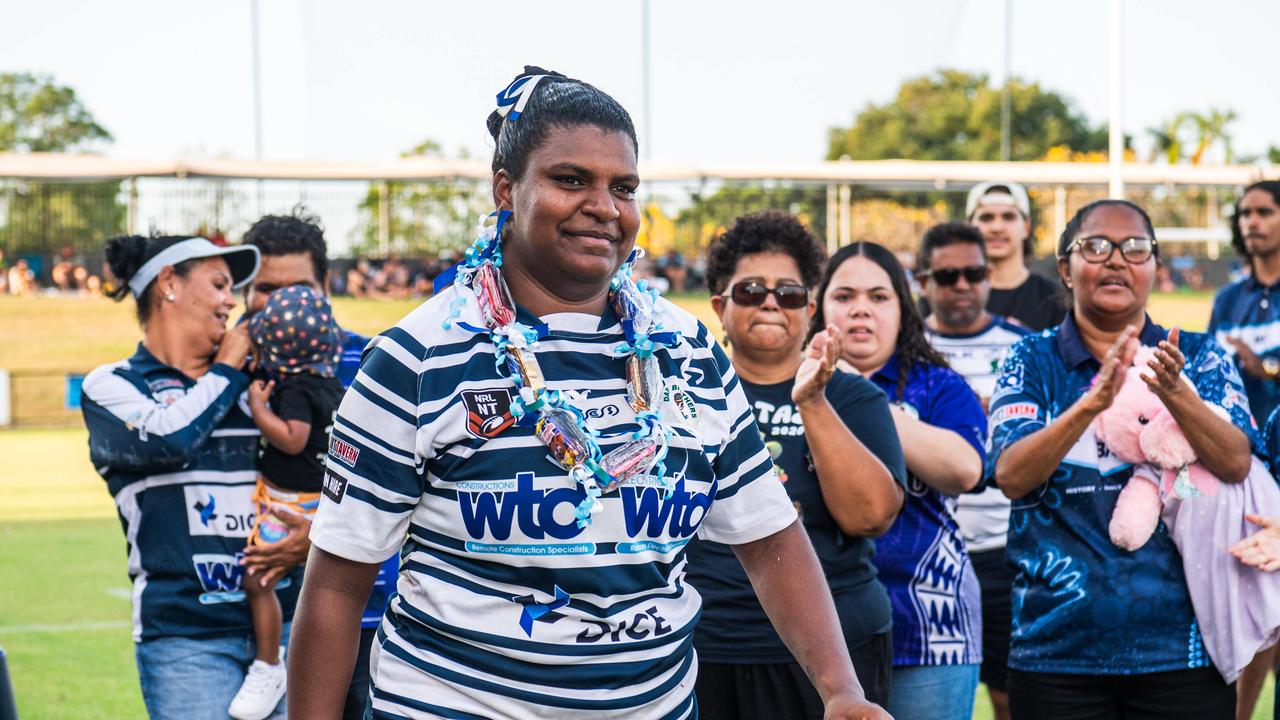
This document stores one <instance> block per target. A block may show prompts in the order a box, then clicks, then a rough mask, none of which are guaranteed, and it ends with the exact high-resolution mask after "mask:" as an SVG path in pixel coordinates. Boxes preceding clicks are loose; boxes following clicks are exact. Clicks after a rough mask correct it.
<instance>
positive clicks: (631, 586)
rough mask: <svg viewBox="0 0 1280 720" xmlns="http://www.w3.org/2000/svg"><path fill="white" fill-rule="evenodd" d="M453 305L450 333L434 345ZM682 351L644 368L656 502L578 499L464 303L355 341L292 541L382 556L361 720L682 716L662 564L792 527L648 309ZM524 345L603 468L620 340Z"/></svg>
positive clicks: (737, 390)
mask: <svg viewBox="0 0 1280 720" xmlns="http://www.w3.org/2000/svg"><path fill="white" fill-rule="evenodd" d="M455 300H459V301H461V302H459V303H456V305H457V306H459V309H460V312H461V317H459V318H457V319H456V320H454V321H453V322H452V323H451V326H450V328H449V329H448V330H445V329H442V324H443V323H444V321H445V320H447V319H449V318H450V315H451V312H452V310H453V307H454V305H455V302H454V301H455ZM658 307H659V309H660V310H661V317H662V318H663V321H664V322H665V323H666V327H667V329H669V330H675V331H679V332H680V333H681V334H682V335H683V336H684V339H683V340H682V341H681V342H680V343H679V344H678V345H677V346H675V347H673V348H669V349H663V350H659V351H658V353H657V355H656V357H657V358H658V359H659V363H660V365H661V368H662V372H663V376H664V377H665V378H666V382H667V387H666V392H665V394H664V396H663V398H661V402H660V403H659V407H658V409H659V411H660V412H661V413H662V415H663V417H664V419H666V421H667V423H668V425H669V427H670V428H671V429H672V431H673V433H674V434H673V435H672V436H671V438H670V451H669V454H668V456H667V458H666V461H665V462H666V467H667V470H668V472H669V473H670V475H671V480H672V481H673V482H674V486H673V488H672V491H671V492H670V493H668V492H665V491H664V489H663V488H662V487H661V485H660V484H659V483H658V482H657V480H656V479H655V478H652V477H651V476H648V475H642V476H639V477H637V478H633V479H632V480H631V481H628V482H627V483H625V484H624V485H623V486H622V487H620V488H618V489H616V490H614V491H613V492H610V493H608V494H606V495H604V496H603V497H601V502H602V504H603V507H602V509H600V510H599V511H598V512H597V513H596V514H595V515H594V516H593V520H592V522H591V523H590V524H589V525H587V526H585V527H579V525H578V524H577V522H576V519H575V516H574V509H575V508H576V507H577V505H578V503H579V502H581V501H582V500H583V499H584V498H585V494H584V492H583V491H582V490H581V488H580V487H579V486H578V485H577V484H576V483H575V482H574V481H572V480H571V479H570V478H569V477H568V473H567V472H566V471H565V470H564V469H562V468H561V467H559V466H558V465H557V464H555V463H554V462H553V461H552V460H551V459H549V457H548V453H547V448H546V446H544V444H543V443H542V442H541V441H540V440H539V439H538V438H537V437H536V436H535V435H534V433H533V430H532V429H531V428H529V427H526V426H524V425H521V424H517V423H515V422H514V419H513V417H512V414H511V400H512V393H513V390H514V386H513V384H512V382H511V379H510V378H509V376H508V371H507V370H506V369H505V367H503V368H501V369H499V368H498V367H496V366H495V362H494V347H493V344H492V343H491V342H490V339H489V337H488V335H487V334H484V333H479V334H473V333H472V332H471V331H470V330H469V329H468V328H469V327H483V325H484V321H483V319H482V318H481V316H480V312H479V309H478V308H477V307H476V303H475V301H474V298H473V297H471V296H470V293H469V292H468V293H466V294H465V295H464V294H462V291H460V290H459V289H457V288H456V287H452V286H451V287H449V288H448V289H446V290H444V291H443V292H441V293H439V294H438V295H436V296H435V297H433V298H432V299H431V300H428V301H427V302H426V303H424V304H423V305H421V306H420V307H419V308H418V309H417V310H415V311H414V312H412V313H410V315H409V316H408V317H406V318H405V319H404V320H402V321H401V322H400V323H399V324H398V325H397V326H396V327H395V328H392V329H391V330H388V331H387V332H385V333H383V334H382V335H380V336H378V337H377V338H374V340H373V341H372V342H371V343H370V345H369V348H368V349H367V350H366V351H365V359H364V362H363V363H362V364H361V367H360V372H359V374H358V375H357V377H356V380H355V382H354V383H353V384H352V386H351V389H350V390H349V391H348V392H347V394H346V396H345V397H344V398H343V402H342V405H341V407H340V408H339V410H338V417H337V419H336V421H335V424H334V430H333V435H332V442H331V444H330V449H329V463H328V468H327V473H328V475H327V477H326V481H325V485H324V491H323V492H324V494H323V496H322V500H321V504H320V508H319V510H318V511H317V514H316V518H315V524H314V525H313V528H312V536H311V537H312V542H313V543H315V545H316V546H317V547H320V548H322V549H324V550H326V551H328V552H330V553H333V554H335V555H339V556H341V557H345V558H348V559H351V560H355V561H358V562H365V563H376V562H381V561H383V560H384V559H386V558H387V557H389V556H391V555H392V554H393V553H395V552H396V551H398V550H399V551H401V570H400V572H401V575H400V580H399V588H398V592H397V594H396V595H395V596H394V598H393V599H392V601H391V606H390V608H389V610H388V611H387V614H386V617H385V619H384V620H383V622H382V624H381V626H380V627H379V631H378V633H379V642H378V643H375V645H374V648H373V658H372V661H371V662H372V667H373V671H372V679H373V691H372V695H373V711H374V713H375V714H387V715H392V716H396V717H423V716H431V717H434V716H437V715H442V716H447V717H553V718H569V719H573V718H597V717H601V716H603V715H606V714H613V715H625V716H627V717H653V718H657V717H663V718H666V717H690V716H692V715H693V714H694V712H695V708H694V700H693V682H694V677H695V675H696V672H697V661H696V656H695V655H694V652H693V648H692V632H693V626H694V621H695V619H696V618H697V615H698V608H699V604H700V603H699V597H698V594H697V592H696V591H695V590H694V589H693V588H692V587H690V586H689V585H688V584H686V583H685V582H684V577H683V576H684V565H685V560H684V545H685V544H686V543H687V542H688V540H689V539H690V538H691V537H692V536H693V534H694V533H695V532H697V531H699V528H701V532H702V533H703V534H704V535H705V536H706V537H710V538H711V539H713V540H718V541H720V542H726V543H731V544H734V543H743V542H750V541H753V540H757V539H760V538H762V537H765V536H767V535H770V534H773V533H775V532H778V531H779V530H782V529H783V528H785V527H787V526H788V525H790V524H791V523H793V522H794V521H795V518H796V512H795V509H794V508H793V507H792V506H791V502H790V501H789V500H788V499H787V496H786V492H785V491H784V490H783V489H782V487H781V484H780V483H778V482H777V480H775V479H774V477H773V464H772V462H770V458H769V454H768V453H767V452H766V450H765V448H764V444H763V443H762V441H761V439H760V433H759V430H758V429H757V428H756V425H755V420H754V416H753V414H752V412H751V408H750V407H749V406H748V405H747V402H746V399H745V397H744V396H743V393H742V389H741V387H740V385H739V383H738V380H737V378H736V376H735V375H734V374H733V370H732V367H731V365H730V364H729V362H728V359H727V358H726V357H725V355H724V353H723V352H722V351H721V350H720V349H719V347H718V346H716V344H715V342H714V340H712V339H711V337H710V334H709V333H708V331H707V329H706V328H705V327H703V326H702V325H701V324H700V323H698V322H697V321H696V320H695V319H694V318H693V317H692V316H690V315H689V314H688V313H686V312H684V311H682V310H680V309H679V308H677V307H675V306H674V305H672V304H671V303H669V302H666V301H665V300H659V304H658ZM518 317H519V320H520V321H521V322H523V323H525V324H527V325H529V326H531V327H533V326H541V327H542V329H543V332H544V336H543V337H542V339H541V340H540V341H539V342H538V343H537V346H536V348H535V350H536V353H537V359H538V361H539V365H540V367H541V371H542V375H543V376H544V377H545V380H546V384H547V387H549V388H551V389H554V390H561V391H573V392H575V393H577V394H579V396H580V397H579V399H578V400H577V401H576V402H575V404H576V405H577V406H578V407H579V408H581V409H582V411H583V413H584V414H585V417H586V418H587V422H588V423H589V424H590V426H591V427H592V428H593V429H595V430H597V431H598V432H600V433H601V434H602V439H601V444H602V446H603V448H604V449H605V450H606V451H608V450H610V449H612V448H613V447H617V446H618V445H620V444H621V443H622V442H623V441H624V436H622V435H620V434H621V433H624V432H625V433H627V436H629V434H630V433H631V432H633V431H634V430H635V429H636V424H635V422H634V417H635V413H634V412H633V410H632V409H631V406H630V404H629V403H628V402H627V399H626V393H627V390H626V383H625V380H624V377H625V359H624V358H621V357H618V356H617V355H616V354H615V351H616V349H617V347H618V345H619V344H621V343H622V342H624V340H625V338H624V335H623V332H622V328H621V326H620V324H619V322H618V320H617V318H616V316H614V315H613V313H612V312H611V311H609V310H606V311H605V313H604V315H603V316H594V315H583V314H578V313H559V314H552V315H548V316H546V317H544V318H538V317H535V316H532V315H530V314H529V313H528V312H527V311H525V310H523V309H521V310H520V311H519V315H518Z"/></svg>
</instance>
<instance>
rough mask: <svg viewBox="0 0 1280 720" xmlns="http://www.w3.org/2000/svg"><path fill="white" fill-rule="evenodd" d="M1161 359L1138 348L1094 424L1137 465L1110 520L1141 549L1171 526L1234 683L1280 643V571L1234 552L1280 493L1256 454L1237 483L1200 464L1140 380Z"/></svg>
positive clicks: (1217, 657)
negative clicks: (1252, 517) (1243, 559)
mask: <svg viewBox="0 0 1280 720" xmlns="http://www.w3.org/2000/svg"><path fill="white" fill-rule="evenodd" d="M1153 352H1154V351H1153V350H1152V349H1150V348H1142V349H1141V350H1139V351H1138V355H1137V358H1136V359H1135V366H1134V367H1131V368H1129V369H1128V371H1127V372H1126V374H1125V380H1124V384H1123V385H1121V387H1120V391H1119V392H1118V393H1117V394H1116V398H1115V400H1114V401H1113V402H1112V404H1111V407H1110V408H1108V409H1107V410H1106V411H1104V412H1103V413H1101V414H1100V415H1098V417H1097V418H1095V419H1094V422H1093V425H1092V427H1093V433H1094V435H1095V436H1096V437H1097V439H1098V440H1101V441H1102V442H1104V443H1106V445H1107V448H1108V449H1109V450H1110V451H1111V454H1112V455H1114V456H1115V457H1116V458H1118V459H1120V460H1123V461H1124V462H1127V463H1131V464H1132V465H1133V476H1132V477H1131V478H1130V479H1129V482H1128V483H1127V484H1126V485H1125V486H1124V489H1122V490H1121V491H1120V496H1119V497H1118V498H1117V499H1116V507H1115V510H1113V511H1112V514H1111V525H1110V528H1109V529H1110V534H1111V541H1112V542H1113V543H1115V544H1116V545H1118V546H1120V547H1122V548H1125V549H1127V550H1130V551H1133V550H1137V549H1138V548H1140V547H1142V546H1143V545H1145V544H1146V543H1147V541H1148V540H1150V539H1151V535H1152V533H1153V532H1155V529H1156V527H1157V525H1158V524H1159V522H1160V521H1161V520H1163V521H1164V524H1165V528H1166V529H1167V530H1168V533H1169V537H1170V539H1171V540H1173V544H1174V546H1176V547H1177V548H1178V553H1179V554H1180V555H1181V557H1182V569H1183V572H1184V573H1185V575H1186V578H1187V591H1188V593H1189V594H1190V596H1191V605H1192V607H1193V608H1194V609H1195V613H1196V618H1197V619H1198V621H1199V623H1198V624H1199V629H1200V633H1201V636H1202V637H1203V639H1204V646H1205V650H1206V651H1207V652H1208V654H1209V658H1210V659H1211V660H1212V661H1213V664H1214V666H1215V667H1216V668H1217V669H1218V672H1219V673H1220V674H1221V675H1222V677H1223V679H1224V680H1226V681H1227V682H1228V683H1231V682H1235V681H1236V678H1238V677H1239V676H1240V673H1241V672H1242V671H1243V670H1244V668H1245V666H1247V665H1248V664H1249V662H1250V661H1251V660H1252V659H1253V657H1254V655H1256V654H1257V653H1258V651H1260V650H1262V649H1264V648H1267V647H1270V646H1271V645H1274V644H1276V642H1277V641H1280V572H1277V573H1264V572H1261V571H1259V570H1258V569H1257V568H1253V567H1249V566H1247V565H1243V564H1241V563H1240V562H1239V561H1237V560H1236V559H1235V558H1234V557H1231V555H1229V554H1228V552H1227V549H1228V548H1230V547H1231V546H1232V545H1234V544H1235V543H1237V542H1240V541H1241V540H1243V539H1244V538H1246V537H1248V536H1249V534H1250V532H1251V531H1252V528H1251V527H1250V526H1249V524H1248V523H1247V522H1246V521H1245V515H1249V514H1252V515H1264V516H1271V517H1280V486H1277V485H1276V481H1275V479H1274V478H1272V477H1271V474H1270V473H1269V472H1267V469H1266V467H1265V466H1264V465H1263V464H1262V461H1260V460H1258V458H1257V457H1252V458H1250V460H1251V466H1250V470H1249V475H1248V476H1247V477H1246V478H1245V479H1244V480H1243V481H1242V482H1238V483H1220V482H1219V480H1218V479H1217V478H1216V477H1214V476H1213V475H1212V474H1211V473H1210V472H1209V471H1208V470H1207V469H1206V468H1205V467H1204V465H1202V464H1201V463H1199V462H1196V455H1195V451H1194V450H1192V448H1191V444H1190V443H1189V442H1187V438H1186V436H1185V435H1184V434H1183V432H1182V429H1181V428H1179V427H1178V424H1177V422H1175V421H1174V419H1173V416H1172V415H1171V414H1170V413H1169V411H1168V410H1167V409H1166V408H1165V406H1164V403H1163V402H1161V401H1160V399H1159V398H1157V397H1156V396H1155V393H1153V392H1151V389H1150V388H1149V387H1147V384H1146V383H1145V382H1143V381H1142V378H1141V377H1140V376H1141V375H1142V374H1145V372H1150V370H1149V368H1147V360H1148V359H1149V358H1151V356H1152V354H1153ZM1212 360H1213V358H1210V361H1212ZM1195 361H1199V362H1207V361H1205V360H1203V359H1199V360H1197V359H1194V358H1193V359H1192V360H1191V362H1195ZM1144 371H1145V372H1144ZM1183 380H1186V381H1187V382H1188V383H1189V382H1190V381H1189V380H1187V379H1186V377H1185V376H1184V377H1183ZM1209 407H1210V408H1211V409H1213V410H1214V411H1216V412H1219V413H1222V414H1224V415H1225V414H1226V411H1225V410H1223V409H1222V408H1220V407H1219V406H1217V405H1215V404H1213V403H1210V404H1209Z"/></svg>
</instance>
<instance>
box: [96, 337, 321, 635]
mask: <svg viewBox="0 0 1280 720" xmlns="http://www.w3.org/2000/svg"><path fill="white" fill-rule="evenodd" d="M248 386H249V377H248V376H247V375H245V374H244V373H242V372H240V371H239V370H236V369H234V368H231V367H229V366H227V365H223V364H214V365H213V367H211V368H210V369H209V371H208V372H206V373H205V374H204V375H202V376H201V377H200V378H199V379H198V380H192V379H191V378H189V377H187V376H186V375H184V374H183V373H182V372H181V371H179V370H178V369H176V368H173V367H170V366H168V365H165V364H164V363H162V362H160V361H159V360H157V359H156V357H155V356H154V355H152V354H151V353H150V352H148V351H147V350H146V348H144V347H143V346H142V344H141V343H139V344H138V350H137V352H135V353H134V355H133V357H131V358H129V359H128V360H123V361H121V362H117V363H111V364H108V365H103V366H101V367H99V368H97V369H96V370H94V371H93V372H91V373H89V375H88V377H86V378H85V381H84V388H83V392H84V395H83V400H82V403H81V407H82V408H83V411H84V419H85V424H86V425H87V426H88V428H89V457H90V459H91V460H92V461H93V465H94V467H95V468H97V470H98V473H99V474H101V475H102V478H103V479H104V480H106V482H107V489H108V490H109V491H110V492H111V495H112V497H113V498H115V503H116V509H117V511H118V512H119V515H120V523H121V525H122V526H123V528H124V533H125V540H126V550H127V552H128V558H129V566H128V567H129V577H130V579H131V580H132V581H133V638H134V640H135V641H138V642H141V641H144V640H152V639H156V638H161V637H173V636H185V637H211V636H219V635H231V634H247V633H249V632H251V631H252V627H253V626H252V621H251V617H250V614H249V608H248V605H247V604H246V603H245V596H244V591H243V589H242V588H241V583H242V581H243V579H244V568H243V567H242V566H241V565H240V559H241V557H242V553H243V550H244V547H245V542H246V539H247V538H248V536H249V531H250V529H252V527H253V520H254V517H255V514H256V511H255V508H254V504H253V500H252V496H253V489H254V486H255V483H256V482H257V470H256V468H255V464H256V460H257V449H258V436H259V432H258V428H257V427H256V426H254V424H253V420H252V419H251V418H250V416H249V409H248V406H247V404H246V402H245V400H244V391H245V389H246V388H248ZM300 578H301V569H300V568H299V569H296V570H294V571H293V572H292V573H291V574H290V575H289V576H288V577H286V578H285V579H283V580H281V581H280V584H279V585H277V594H278V595H279V597H280V605H281V607H282V608H283V610H284V617H285V619H286V620H288V619H289V618H290V616H292V614H293V606H294V603H295V601H296V599H297V592H298V586H299V585H300V584H301V583H300V582H299V581H300Z"/></svg>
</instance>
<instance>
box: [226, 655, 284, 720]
mask: <svg viewBox="0 0 1280 720" xmlns="http://www.w3.org/2000/svg"><path fill="white" fill-rule="evenodd" d="M284 688H285V670H284V660H283V658H282V659H281V661H280V664H278V665H268V664H267V663H265V662H263V661H261V660H254V661H253V664H252V665H250V666H249V674H248V675H245V677H244V683H243V684H242V685H240V692H237V693H236V696H235V699H233V700H232V701H231V707H230V708H228V709H227V714H228V715H230V716H231V717H233V718H235V720H265V718H267V717H268V716H270V715H271V713H272V712H273V711H274V710H275V709H276V705H277V704H279V702H280V698H282V697H284Z"/></svg>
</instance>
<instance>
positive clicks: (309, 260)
mask: <svg viewBox="0 0 1280 720" xmlns="http://www.w3.org/2000/svg"><path fill="white" fill-rule="evenodd" d="M244 244H245V245H253V246H254V247H256V248H258V251H259V253H261V256H262V262H261V265H260V266H259V268H258V274H257V275H256V276H254V279H253V281H252V282H250V283H249V285H248V286H246V289H245V298H244V304H245V315H246V316H249V315H253V314H254V313H257V312H260V311H261V310H262V309H263V308H264V307H266V304H267V297H268V296H270V295H271V293H272V292H275V291H276V290H278V289H280V288H282V287H290V286H293V285H305V286H307V287H309V288H311V289H312V290H314V291H315V292H317V293H319V294H321V295H326V294H328V293H327V292H326V289H327V288H328V285H329V283H328V280H329V259H328V247H327V245H326V243H325V240H324V230H323V229H322V228H321V227H320V224H319V220H318V219H317V218H314V217H308V216H305V215H300V214H297V213H295V214H293V215H267V216H265V217H263V218H261V219H259V220H258V221H257V222H256V223H254V224H253V226H252V227H250V228H249V230H248V232H246V233H245V235H244ZM343 333H345V335H346V341H345V342H344V343H343V347H342V359H341V360H340V361H339V363H338V373H337V376H338V379H339V380H341V381H342V384H343V386H344V387H349V386H350V385H351V381H352V380H354V379H355V376H356V371H357V370H359V369H360V356H361V354H362V353H363V352H364V348H365V345H367V344H368V343H369V338H367V337H364V336H362V335H360V334H358V333H355V332H352V331H350V330H343ZM282 519H285V518H282ZM289 522H291V523H292V525H293V526H292V527H291V528H290V532H289V535H288V536H287V537H286V538H284V539H283V540H281V541H280V542H278V543H276V544H274V545H261V546H259V545H253V546H250V547H249V548H247V549H246V550H245V565H246V566H247V567H248V568H249V572H254V573H257V572H260V571H269V569H270V568H278V567H287V566H289V565H300V564H303V563H305V562H306V559H307V553H308V552H309V551H310V550H311V541H310V540H309V539H308V535H309V533H310V529H311V523H310V522H309V521H307V520H305V519H296V520H289ZM398 560H399V558H398V557H397V556H395V555H392V556H391V558H390V559H388V560H387V561H386V562H384V563H383V564H382V567H381V568H380V569H379V570H378V577H377V580H375V582H374V586H373V592H372V593H371V594H370V597H369V602H368V604H367V605H366V606H365V610H364V615H363V616H361V619H360V627H361V630H360V650H359V656H358V657H357V660H356V667H355V671H354V673H353V674H352V676H351V684H350V686H349V687H348V689H347V701H346V705H345V707H344V708H343V716H342V717H343V720H362V719H363V718H364V711H365V705H366V704H367V703H368V697H369V649H370V646H371V645H372V643H373V639H374V635H375V634H376V633H377V629H378V624H379V623H380V622H381V621H382V614H383V612H384V611H386V609H387V603H388V602H390V599H391V595H392V593H394V592H395V585H396V575H397V571H398ZM249 581H250V580H249V579H246V582H249Z"/></svg>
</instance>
